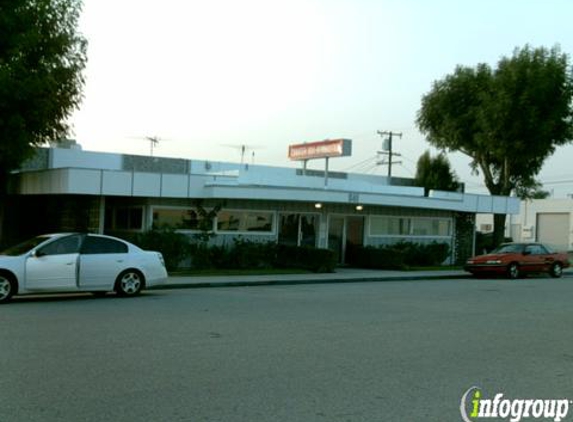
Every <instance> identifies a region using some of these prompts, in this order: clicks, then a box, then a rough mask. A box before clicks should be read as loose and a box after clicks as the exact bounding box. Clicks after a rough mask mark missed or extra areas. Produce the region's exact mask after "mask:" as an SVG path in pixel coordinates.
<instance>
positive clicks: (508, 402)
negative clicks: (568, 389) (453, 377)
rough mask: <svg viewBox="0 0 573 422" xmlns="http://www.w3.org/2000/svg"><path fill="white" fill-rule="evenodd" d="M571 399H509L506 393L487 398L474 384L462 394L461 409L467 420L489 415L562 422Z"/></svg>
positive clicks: (518, 419)
mask: <svg viewBox="0 0 573 422" xmlns="http://www.w3.org/2000/svg"><path fill="white" fill-rule="evenodd" d="M570 404H573V402H572V401H570V400H567V399H553V400H546V399H506V398H504V394H503V393H497V394H495V395H494V396H493V398H485V397H484V394H483V392H482V390H481V389H480V388H479V387H475V386H474V387H471V388H470V389H468V390H467V391H466V392H465V393H464V395H463V396H462V400H461V403H460V412H461V414H462V419H463V420H464V422H475V421H480V420H485V419H488V418H497V419H498V420H499V419H507V420H509V421H510V422H520V421H521V420H523V419H530V420H533V419H543V420H553V421H554V422H559V421H561V420H563V418H565V417H567V414H568V413H569V405H570Z"/></svg>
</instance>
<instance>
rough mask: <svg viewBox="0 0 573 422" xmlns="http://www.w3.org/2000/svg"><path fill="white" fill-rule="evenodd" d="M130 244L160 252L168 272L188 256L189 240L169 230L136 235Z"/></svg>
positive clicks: (163, 229) (157, 230)
mask: <svg viewBox="0 0 573 422" xmlns="http://www.w3.org/2000/svg"><path fill="white" fill-rule="evenodd" d="M128 240H130V241H131V242H133V243H135V244H136V245H137V246H139V247H140V248H141V249H145V250H151V251H157V252H161V254H162V255H163V259H164V260H165V266H166V267H167V269H168V270H175V269H177V267H179V264H180V263H181V261H182V260H183V259H185V258H186V257H187V256H188V255H189V239H188V238H187V236H185V235H183V234H181V233H177V232H176V231H174V230H173V229H170V228H162V229H154V230H150V231H147V232H145V233H138V234H136V235H134V236H133V237H131V238H130V239H128Z"/></svg>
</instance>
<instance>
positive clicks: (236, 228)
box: [217, 211, 273, 233]
mask: <svg viewBox="0 0 573 422" xmlns="http://www.w3.org/2000/svg"><path fill="white" fill-rule="evenodd" d="M217 231H220V232H264V233H267V232H269V233H270V232H272V231H273V213H272V212H261V211H220V212H219V214H217Z"/></svg>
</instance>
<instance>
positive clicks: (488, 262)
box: [485, 259, 501, 264]
mask: <svg viewBox="0 0 573 422" xmlns="http://www.w3.org/2000/svg"><path fill="white" fill-rule="evenodd" d="M485 263H486V264H501V261H500V260H499V259H492V260H489V261H485Z"/></svg>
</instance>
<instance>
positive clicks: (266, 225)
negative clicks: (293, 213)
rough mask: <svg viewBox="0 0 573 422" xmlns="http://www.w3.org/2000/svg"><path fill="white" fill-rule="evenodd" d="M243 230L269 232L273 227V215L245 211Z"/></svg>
mask: <svg viewBox="0 0 573 422" xmlns="http://www.w3.org/2000/svg"><path fill="white" fill-rule="evenodd" d="M244 221H245V225H244V231H247V232H270V231H272V229H273V215H272V214H271V213H245V214H244Z"/></svg>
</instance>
